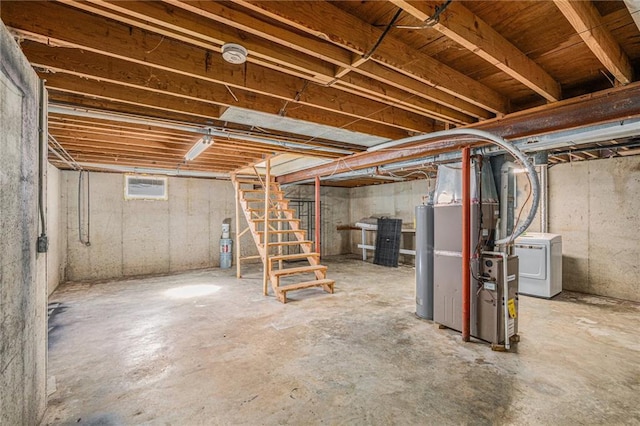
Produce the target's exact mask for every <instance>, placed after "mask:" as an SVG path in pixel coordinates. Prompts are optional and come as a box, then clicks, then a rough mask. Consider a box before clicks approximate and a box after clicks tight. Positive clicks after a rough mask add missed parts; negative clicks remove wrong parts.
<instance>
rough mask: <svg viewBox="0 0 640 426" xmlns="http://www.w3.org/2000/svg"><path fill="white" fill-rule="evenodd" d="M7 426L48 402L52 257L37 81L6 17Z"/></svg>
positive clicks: (1, 45) (0, 148) (1, 322)
mask: <svg viewBox="0 0 640 426" xmlns="http://www.w3.org/2000/svg"><path fill="white" fill-rule="evenodd" d="M0 52H1V54H2V58H1V60H0V424H3V425H21V424H25V425H26V424H28V425H32V424H37V423H38V421H39V420H40V418H41V417H42V414H43V413H44V409H45V405H46V371H45V368H46V349H47V335H46V330H47V328H46V305H47V302H46V297H47V289H46V285H47V283H46V255H44V254H37V253H36V238H37V236H38V206H37V195H38V98H39V95H38V78H37V76H36V74H35V73H34V72H33V70H32V69H31V66H30V65H29V63H28V62H27V60H26V59H25V58H24V56H23V55H22V53H21V52H20V49H19V48H18V46H17V45H16V44H15V42H14V41H13V38H12V37H11V36H10V34H9V32H8V31H7V29H6V27H5V26H4V25H3V24H2V22H0Z"/></svg>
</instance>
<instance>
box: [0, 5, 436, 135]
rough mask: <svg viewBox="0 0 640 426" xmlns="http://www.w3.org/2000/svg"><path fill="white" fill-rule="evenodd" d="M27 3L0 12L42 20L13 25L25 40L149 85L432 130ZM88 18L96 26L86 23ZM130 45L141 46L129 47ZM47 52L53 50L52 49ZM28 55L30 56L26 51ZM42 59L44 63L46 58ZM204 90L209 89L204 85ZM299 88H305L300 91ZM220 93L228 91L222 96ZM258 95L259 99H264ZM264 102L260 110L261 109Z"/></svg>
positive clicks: (198, 52) (394, 112)
mask: <svg viewBox="0 0 640 426" xmlns="http://www.w3.org/2000/svg"><path fill="white" fill-rule="evenodd" d="M32 4H33V6H32ZM25 5H29V7H26V8H25V7H24V5H22V7H20V8H18V9H17V10H14V9H12V8H11V7H9V6H7V7H4V6H3V8H4V9H9V10H8V12H7V11H6V10H3V17H5V16H7V17H8V20H9V22H8V23H9V25H11V22H12V21H13V20H19V16H20V14H21V13H30V14H32V15H31V16H36V15H37V16H39V18H41V19H32V18H29V23H28V24H24V21H21V22H23V25H22V26H23V27H27V28H15V27H14V28H15V29H16V30H17V32H18V33H19V35H20V36H21V37H23V38H24V39H27V40H29V39H32V40H34V41H37V42H40V43H45V44H41V46H44V47H48V46H46V45H51V44H53V45H60V46H67V47H70V49H68V51H67V52H66V54H67V55H69V56H73V55H74V53H72V52H71V51H72V50H74V49H73V48H75V49H78V50H79V51H81V52H79V53H77V54H75V56H76V57H78V56H79V55H82V57H88V56H92V55H96V54H98V55H100V56H104V57H105V58H107V57H108V58H109V59H110V60H111V61H115V62H117V63H119V61H127V62H131V63H132V64H131V65H130V67H132V70H133V69H135V67H134V65H137V66H138V67H143V68H141V69H140V72H139V74H140V73H145V74H146V79H147V80H148V81H149V83H153V77H154V74H153V72H152V71H151V70H149V69H148V67H149V66H151V67H153V68H154V71H155V70H163V71H166V72H171V73H175V74H182V75H183V77H184V78H197V79H199V80H203V82H204V81H206V82H207V83H216V84H218V86H219V89H217V90H218V96H219V97H220V99H221V100H220V101H219V102H220V103H223V104H224V105H227V106H229V105H236V106H243V102H242V99H240V100H239V101H236V100H235V98H236V97H237V98H240V96H241V94H237V93H236V91H241V90H246V91H247V96H256V97H257V100H256V102H254V104H253V105H251V106H250V107H251V108H253V109H256V110H260V111H264V112H269V113H278V112H279V111H281V110H282V108H283V107H284V105H285V104H287V103H291V105H296V106H297V105H304V106H307V107H311V108H319V109H321V110H323V112H318V113H317V114H315V115H314V116H317V117H322V116H323V115H326V114H325V113H324V111H327V112H330V113H331V112H332V113H336V114H344V115H348V116H350V117H352V118H356V119H357V120H358V121H360V120H363V121H371V122H374V123H381V124H383V125H385V126H392V127H398V128H401V129H405V130H409V131H431V130H433V121H432V120H431V119H430V118H428V117H425V116H423V115H419V114H416V113H413V112H408V111H403V110H402V109H399V108H396V107H394V106H390V105H387V104H384V103H381V102H375V101H371V100H369V99H365V98H362V97H360V96H351V95H344V94H340V93H338V92H340V91H339V90H337V89H334V88H329V87H321V86H317V85H314V84H309V85H305V81H304V80H303V79H300V78H297V77H293V76H289V75H287V74H283V73H279V72H276V71H273V70H271V69H268V68H265V67H260V66H258V65H254V64H247V66H246V67H234V66H233V65H230V64H227V63H226V62H224V60H223V59H222V57H221V56H220V55H213V54H211V52H208V51H206V50H205V49H202V48H198V47H194V46H189V45H185V44H184V43H180V42H177V41H174V40H170V39H165V38H164V37H162V36H154V35H149V34H146V33H145V32H144V31H142V30H137V31H136V30H134V29H131V28H127V27H125V26H123V25H121V24H118V23H115V22H109V21H107V20H105V19H104V18H99V17H91V18H87V17H85V16H86V14H83V13H82V12H79V11H76V10H74V9H72V8H68V7H64V6H58V7H64V8H65V9H67V10H65V11H64V14H62V13H61V12H62V10H61V11H59V12H58V13H56V11H55V10H53V11H52V10H51V8H50V7H46V8H45V7H43V6H42V5H41V4H40V3H38V2H27V3H25ZM24 9H29V10H24ZM42 15H44V16H42ZM59 15H61V16H62V17H61V16H59ZM75 15H78V16H75ZM88 19H89V20H93V21H97V22H87V20H88ZM105 26H106V29H105V33H108V39H107V38H104V39H103V38H101V37H97V36H96V35H95V34H92V33H91V31H90V28H92V27H105ZM43 28H44V29H43ZM33 30H39V31H44V32H46V33H47V34H49V36H48V37H44V38H43V37H41V36H39V35H37V34H35V33H32V31H33ZM153 43H156V44H155V45H154V44H153ZM25 44H26V43H25ZM132 44H133V45H137V46H141V47H143V48H142V49H139V50H137V49H132V48H131V45H132ZM27 48H29V49H31V50H33V52H32V53H31V54H35V53H36V49H37V48H36V47H33V46H25V49H27ZM48 48H49V49H51V47H48ZM27 54H28V55H29V53H27ZM97 58H98V57H97V56H92V59H95V60H98V59H97ZM42 59H43V61H45V60H46V58H42ZM105 60H106V59H103V60H102V61H101V62H103V63H105ZM61 63H64V62H61ZM70 63H75V64H76V66H82V67H87V66H90V65H89V64H90V63H89V61H88V60H77V61H71V62H70ZM118 69H121V68H118ZM125 69H126V67H125ZM108 71H109V68H106V67H98V66H94V67H93V71H92V72H93V73H94V74H97V73H104V72H108ZM122 72H123V71H122ZM155 72H157V71H155ZM189 86H190V85H189ZM207 86H209V85H208V84H207ZM187 87H188V86H187ZM303 87H306V89H305V90H304V92H302V93H301V91H302V88H303ZM224 91H226V92H227V93H226V94H225V93H223V92H224ZM231 92H233V93H231ZM249 93H251V95H249ZM258 95H262V97H259V96H258ZM336 99H340V102H336ZM374 102H375V103H374ZM262 103H264V106H261V104H262ZM243 107H244V106H243ZM291 109H292V110H295V109H294V108H291ZM372 111H373V112H372ZM290 114H291V115H292V116H293V118H298V117H295V113H294V112H291V113H290ZM310 121H313V120H310ZM323 124H325V123H323Z"/></svg>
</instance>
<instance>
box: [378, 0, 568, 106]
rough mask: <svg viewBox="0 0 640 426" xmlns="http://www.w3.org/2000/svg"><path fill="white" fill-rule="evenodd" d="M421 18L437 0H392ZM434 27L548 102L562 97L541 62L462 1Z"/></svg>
mask: <svg viewBox="0 0 640 426" xmlns="http://www.w3.org/2000/svg"><path fill="white" fill-rule="evenodd" d="M390 1H391V2H392V3H393V4H395V5H396V6H398V7H400V8H402V9H403V10H404V11H405V12H408V13H409V14H411V15H413V16H414V17H416V18H417V19H419V20H420V21H423V22H424V21H427V20H428V19H430V18H431V17H432V15H433V12H434V11H435V7H436V6H437V5H438V4H439V3H436V2H424V1H419V2H418V1H412V0H390ZM432 28H433V29H434V30H436V31H438V32H440V33H441V34H444V35H445V36H447V37H448V38H450V39H451V40H453V41H455V42H456V43H458V44H460V45H461V46H463V47H465V48H467V49H468V50H470V51H471V52H473V53H475V54H476V55H478V56H480V57H481V58H482V59H484V60H486V61H487V62H489V63H490V64H492V65H494V66H496V67H497V68H498V69H500V70H501V71H503V72H505V73H506V74H508V75H509V76H511V77H513V78H514V79H516V80H518V81H519V82H520V83H522V84H524V85H525V86H527V87H528V88H530V89H531V90H533V91H534V92H536V93H537V94H539V95H540V96H542V97H544V98H545V99H546V100H548V101H558V100H560V98H561V91H560V84H558V82H557V81H555V80H554V79H553V77H551V76H550V75H549V74H548V73H547V72H546V71H545V70H543V69H542V68H541V67H540V66H539V65H538V64H536V63H535V62H534V61H532V60H531V59H529V58H528V57H527V55H525V54H524V53H522V52H521V51H520V50H519V49H518V48H517V47H515V46H514V45H513V44H511V42H509V41H508V40H507V39H505V38H504V37H502V36H501V35H500V34H499V33H498V32H497V31H496V30H494V29H493V28H492V27H491V26H489V25H488V24H487V23H486V22H484V21H483V20H482V19H480V18H479V17H478V16H476V15H474V14H473V12H471V11H470V10H469V9H467V8H466V7H464V6H463V5H462V4H461V3H457V2H452V3H451V4H449V5H448V6H447V9H446V11H445V12H444V13H443V14H442V15H441V17H440V20H439V22H437V23H435V24H434V25H432Z"/></svg>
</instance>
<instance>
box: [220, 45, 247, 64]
mask: <svg viewBox="0 0 640 426" xmlns="http://www.w3.org/2000/svg"><path fill="white" fill-rule="evenodd" d="M248 54H249V52H247V49H245V48H244V47H242V46H240V45H239V44H235V43H226V44H225V45H224V46H222V57H223V58H224V60H225V61H227V62H229V63H230V64H243V63H245V62H246V60H247V55H248Z"/></svg>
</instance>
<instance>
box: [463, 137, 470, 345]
mask: <svg viewBox="0 0 640 426" xmlns="http://www.w3.org/2000/svg"><path fill="white" fill-rule="evenodd" d="M470 246H471V148H470V147H468V146H467V147H464V148H463V149H462V340H463V341H464V342H468V341H469V340H470V336H471V333H470V314H471V312H470V311H471V309H470V308H471V303H470V301H471V299H470V288H471V262H470V259H471V247H470Z"/></svg>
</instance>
